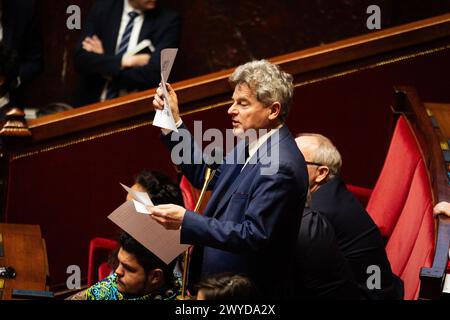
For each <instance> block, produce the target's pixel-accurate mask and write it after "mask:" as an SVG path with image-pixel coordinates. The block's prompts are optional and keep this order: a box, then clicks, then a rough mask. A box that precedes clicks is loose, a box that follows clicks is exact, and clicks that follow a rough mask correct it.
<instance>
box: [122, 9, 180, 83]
mask: <svg viewBox="0 0 450 320" xmlns="http://www.w3.org/2000/svg"><path fill="white" fill-rule="evenodd" d="M180 26H181V18H180V16H179V15H178V14H172V15H171V16H170V17H169V18H168V19H167V20H166V22H165V23H164V24H162V25H158V26H157V28H160V30H158V33H159V34H161V39H158V41H157V42H156V43H155V52H154V53H153V54H152V57H151V58H150V61H149V63H148V64H147V65H145V66H142V67H135V68H128V69H124V70H122V71H121V72H120V74H119V75H118V77H117V78H116V81H117V82H118V84H119V86H120V87H121V88H131V89H137V90H145V89H150V88H152V87H155V86H157V85H158V83H159V82H160V78H161V76H160V73H161V66H160V60H161V50H162V49H165V48H178V45H179V40H180Z"/></svg>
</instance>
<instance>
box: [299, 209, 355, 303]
mask: <svg viewBox="0 0 450 320" xmlns="http://www.w3.org/2000/svg"><path fill="white" fill-rule="evenodd" d="M293 280H294V283H295V287H294V288H295V292H294V297H295V298H296V299H321V300H359V299H363V295H362V294H361V292H360V290H359V288H358V285H357V283H356V280H355V278H354V276H353V272H352V269H351V267H350V264H349V263H348V261H347V259H345V257H344V255H343V253H342V252H341V250H340V249H339V246H338V244H337V241H336V236H335V234H334V229H333V226H332V225H331V223H330V222H329V221H328V220H327V218H325V217H324V216H323V215H322V214H320V213H319V212H315V211H313V210H311V209H310V208H305V210H304V211H303V219H302V224H301V226H300V231H299V233H298V239H297V246H296V255H295V275H294V278H293Z"/></svg>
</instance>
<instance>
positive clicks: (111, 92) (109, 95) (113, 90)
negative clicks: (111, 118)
mask: <svg viewBox="0 0 450 320" xmlns="http://www.w3.org/2000/svg"><path fill="white" fill-rule="evenodd" d="M138 15H139V13H137V12H135V11H131V12H129V13H128V16H129V17H130V20H128V23H127V26H126V27H125V31H124V32H123V35H122V39H121V40H120V44H119V48H118V49H117V53H116V55H117V56H123V55H124V54H125V52H127V49H128V44H129V43H130V37H131V32H132V31H133V26H134V19H135V18H136V17H137V16H138ZM118 96H119V89H118V88H117V86H115V85H114V82H111V83H109V84H108V89H107V91H106V100H109V99H113V98H117V97H118Z"/></svg>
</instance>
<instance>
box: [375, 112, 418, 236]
mask: <svg viewBox="0 0 450 320" xmlns="http://www.w3.org/2000/svg"><path fill="white" fill-rule="evenodd" d="M420 160H421V154H420V150H419V147H418V145H417V142H416V140H415V137H414V135H413V133H412V131H411V129H410V128H409V125H408V122H407V121H406V119H405V118H404V116H400V117H399V119H398V121H397V125H396V127H395V130H394V134H393V136H392V140H391V144H390V146H389V150H388V153H387V156H386V160H385V162H384V165H383V169H382V171H381V174H380V176H379V177H378V180H377V183H376V184H375V187H374V189H373V192H372V194H371V196H370V199H369V202H368V204H367V211H368V212H369V214H370V215H371V217H372V219H373V220H374V221H375V223H376V224H377V226H378V227H379V228H380V231H381V234H382V235H383V236H384V237H386V238H389V237H390V235H391V233H392V231H393V229H394V227H395V224H396V223H397V220H398V217H399V216H400V213H401V212H402V210H403V207H404V205H405V202H406V198H407V196H408V193H409V189H410V186H411V181H412V179H413V175H414V172H415V170H416V167H417V164H418V162H419V161H420Z"/></svg>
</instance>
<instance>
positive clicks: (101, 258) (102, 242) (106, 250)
mask: <svg viewBox="0 0 450 320" xmlns="http://www.w3.org/2000/svg"><path fill="white" fill-rule="evenodd" d="M118 246H119V243H118V242H117V241H115V240H111V239H106V238H94V239H92V240H91V241H90V243H89V265H88V286H92V285H93V284H95V283H96V282H98V281H99V280H101V279H102V278H103V277H100V278H99V277H98V275H99V268H100V265H102V264H103V263H104V262H105V261H108V257H109V255H110V254H111V253H112V252H114V250H116V249H117V248H118ZM109 271H111V270H109ZM103 272H105V269H104V267H103ZM108 274H109V272H108ZM108 274H106V276H107V275H108Z"/></svg>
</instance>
